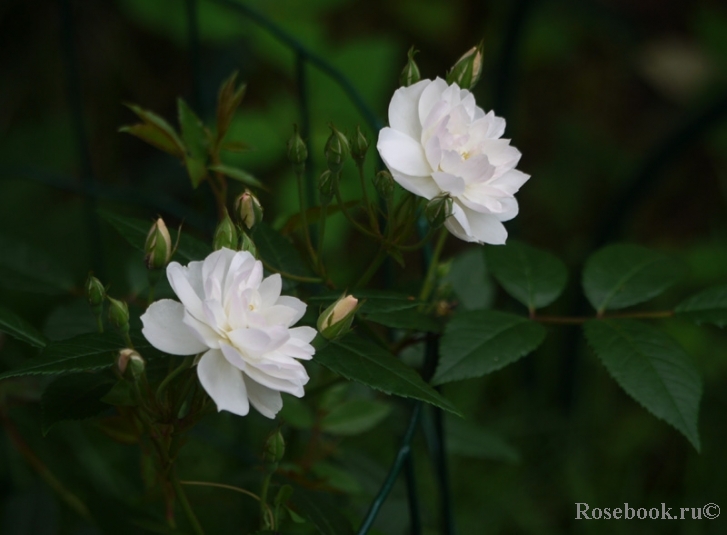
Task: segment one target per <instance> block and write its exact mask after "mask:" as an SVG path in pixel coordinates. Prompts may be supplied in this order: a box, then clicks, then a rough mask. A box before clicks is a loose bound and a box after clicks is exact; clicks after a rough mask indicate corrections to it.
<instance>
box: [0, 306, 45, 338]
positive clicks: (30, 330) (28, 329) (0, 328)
mask: <svg viewBox="0 0 727 535" xmlns="http://www.w3.org/2000/svg"><path fill="white" fill-rule="evenodd" d="M0 332H4V333H6V334H9V335H10V336H12V337H13V338H15V339H17V340H20V341H21V342H25V343H26V344H30V345H32V346H34V347H45V344H46V342H47V341H46V339H45V336H43V335H42V334H41V333H40V332H38V330H37V329H36V328H35V327H33V326H32V325H31V324H30V323H28V322H27V321H25V320H24V319H23V318H21V317H20V316H18V315H17V314H16V313H15V312H13V311H11V310H8V309H7V308H3V307H1V306H0Z"/></svg>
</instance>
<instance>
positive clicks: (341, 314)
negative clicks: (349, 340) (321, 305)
mask: <svg viewBox="0 0 727 535" xmlns="http://www.w3.org/2000/svg"><path fill="white" fill-rule="evenodd" d="M358 308H359V304H358V299H356V298H355V297H354V296H352V295H343V296H341V297H340V298H339V299H338V301H336V302H335V303H333V304H332V305H331V306H329V307H328V308H327V309H325V310H324V311H323V313H322V314H321V315H320V316H319V317H318V323H317V326H318V332H319V333H321V336H323V337H324V338H326V339H327V340H333V339H334V338H339V337H341V336H343V335H344V334H346V333H347V332H348V331H350V330H351V323H352V322H353V317H354V315H355V314H356V310H358Z"/></svg>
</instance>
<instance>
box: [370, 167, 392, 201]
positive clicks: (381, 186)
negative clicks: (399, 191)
mask: <svg viewBox="0 0 727 535" xmlns="http://www.w3.org/2000/svg"><path fill="white" fill-rule="evenodd" d="M394 186H395V182H394V177H392V176H391V173H389V172H388V171H379V172H378V173H376V175H375V176H374V187H375V188H376V193H378V194H379V197H381V198H382V199H389V198H391V196H392V195H393V194H394Z"/></svg>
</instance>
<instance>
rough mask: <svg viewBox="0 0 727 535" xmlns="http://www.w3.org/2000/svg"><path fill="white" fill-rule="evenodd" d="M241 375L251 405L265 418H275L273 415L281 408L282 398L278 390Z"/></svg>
mask: <svg viewBox="0 0 727 535" xmlns="http://www.w3.org/2000/svg"><path fill="white" fill-rule="evenodd" d="M243 377H244V378H245V385H246V386H247V395H248V398H249V399H250V403H251V404H252V406H253V407H255V409H256V410H257V411H258V412H259V413H260V414H262V415H263V416H265V417H266V418H270V419H273V418H275V415H276V414H278V412H280V409H282V408H283V398H282V396H281V395H280V392H279V391H277V390H273V389H272V388H268V387H267V386H263V385H261V384H260V383H257V382H255V381H253V380H252V379H250V378H249V377H247V376H245V375H244V374H243Z"/></svg>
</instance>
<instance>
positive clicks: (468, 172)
mask: <svg viewBox="0 0 727 535" xmlns="http://www.w3.org/2000/svg"><path fill="white" fill-rule="evenodd" d="M389 125H390V126H389V127H386V128H383V129H382V130H381V131H380V132H379V141H378V144H377V148H378V150H379V153H380V154H381V158H382V159H383V160H384V162H385V163H386V166H387V167H388V168H389V170H390V171H391V174H392V176H393V177H394V180H396V181H397V182H398V183H399V185H401V186H402V187H403V188H404V189H406V190H408V191H410V192H412V193H414V194H416V195H419V196H421V197H424V198H426V199H432V198H434V197H436V196H437V195H439V194H442V193H447V194H449V195H450V196H451V197H452V199H453V201H454V202H453V206H452V215H451V216H450V217H449V218H448V219H447V220H446V221H445V223H444V224H445V226H446V227H447V229H448V230H449V231H450V232H451V233H452V234H454V235H455V236H457V237H458V238H460V239H462V240H465V241H469V242H478V243H491V244H503V243H505V240H506V239H507V231H506V230H505V226H504V225H503V224H502V222H503V221H508V220H510V219H512V218H514V217H515V216H516V215H517V213H518V204H517V201H516V200H515V197H514V195H515V193H516V192H517V191H518V190H519V189H520V186H522V185H523V184H524V183H525V182H526V181H527V180H528V179H529V178H530V176H529V175H526V174H525V173H522V172H521V171H518V170H517V169H515V167H516V166H517V164H518V161H519V160H520V151H518V150H517V149H516V148H515V147H512V146H510V140H508V139H501V137H502V135H503V133H504V132H505V120H504V119H502V118H500V117H496V116H495V114H494V113H493V112H489V113H485V112H484V110H482V108H480V107H479V106H477V104H476V103H475V97H474V95H472V93H471V92H470V91H468V90H466V89H461V88H460V87H459V86H458V85H457V84H452V85H447V83H446V82H445V81H444V80H442V79H441V78H437V79H436V80H422V81H420V82H417V83H416V84H414V85H411V86H409V87H402V88H399V89H397V90H396V92H395V93H394V96H393V97H392V99H391V103H390V104H389Z"/></svg>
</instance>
